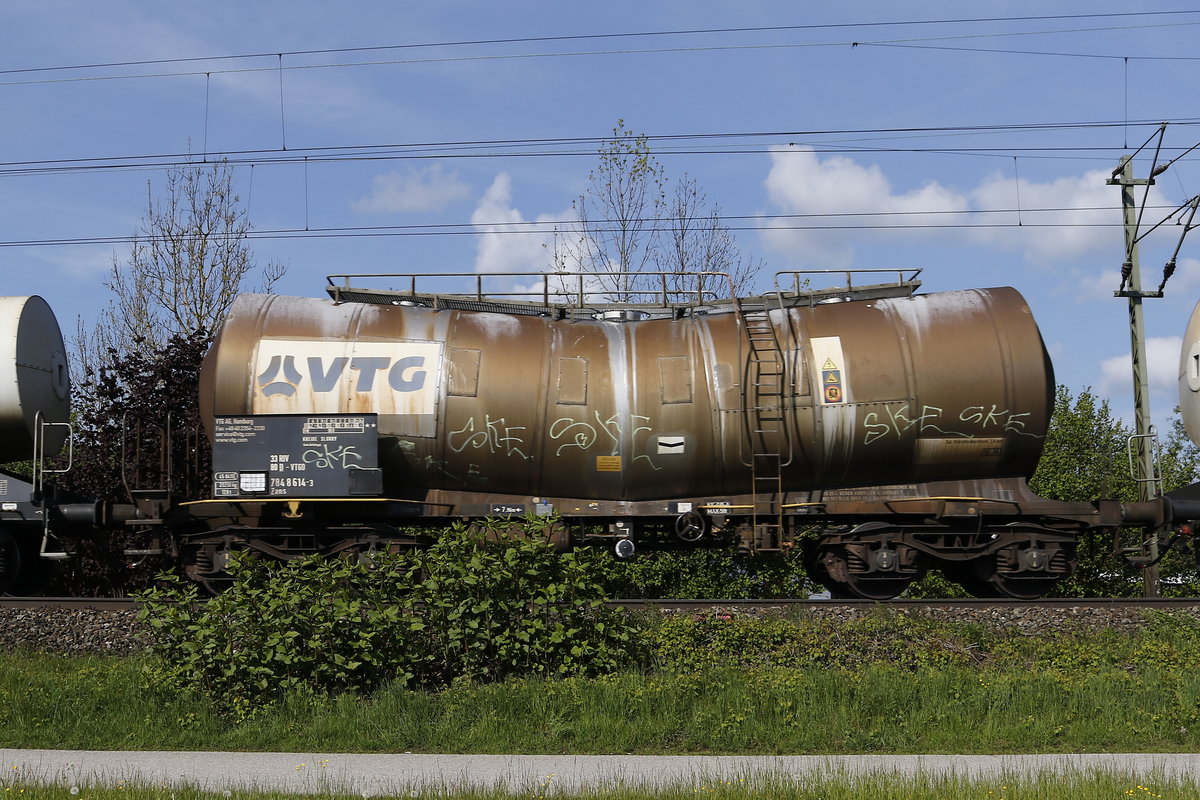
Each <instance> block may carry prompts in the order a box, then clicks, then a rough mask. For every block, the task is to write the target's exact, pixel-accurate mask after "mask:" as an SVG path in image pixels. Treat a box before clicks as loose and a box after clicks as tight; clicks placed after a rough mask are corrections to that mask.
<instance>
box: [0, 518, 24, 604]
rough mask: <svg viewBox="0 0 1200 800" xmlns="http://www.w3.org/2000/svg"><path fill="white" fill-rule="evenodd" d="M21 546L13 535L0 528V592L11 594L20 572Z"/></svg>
mask: <svg viewBox="0 0 1200 800" xmlns="http://www.w3.org/2000/svg"><path fill="white" fill-rule="evenodd" d="M23 560H24V559H22V558H21V548H20V546H18V544H17V540H16V539H15V538H13V535H12V534H11V533H9V532H8V531H5V530H0V594H12V593H13V587H14V586H15V585H16V583H17V578H18V577H20V574H21V562H22V561H23Z"/></svg>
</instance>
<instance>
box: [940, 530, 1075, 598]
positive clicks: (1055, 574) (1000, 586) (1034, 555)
mask: <svg viewBox="0 0 1200 800" xmlns="http://www.w3.org/2000/svg"><path fill="white" fill-rule="evenodd" d="M1039 544H1040V543H1038V542H1022V543H1016V544H1011V545H1008V546H1007V547H1004V548H1002V549H1001V550H998V551H997V552H995V553H992V554H990V555H987V556H984V557H983V558H979V559H975V560H974V561H971V562H969V563H966V564H963V565H961V566H959V567H957V568H955V569H953V570H950V571H948V575H949V576H950V577H952V579H953V580H956V581H958V583H959V584H960V585H961V586H962V587H963V588H964V589H966V590H967V592H968V593H969V594H971V596H973V597H979V598H987V599H1003V598H1007V599H1012V600H1037V599H1038V598H1040V597H1045V596H1046V595H1047V594H1048V593H1050V592H1051V591H1052V590H1053V589H1054V587H1055V586H1057V585H1058V583H1059V581H1062V580H1065V579H1066V578H1069V577H1070V576H1071V575H1072V574H1074V572H1075V568H1076V566H1078V561H1077V560H1076V558H1075V549H1074V546H1073V545H1070V544H1065V543H1063V544H1054V545H1051V546H1050V547H1043V546H1039Z"/></svg>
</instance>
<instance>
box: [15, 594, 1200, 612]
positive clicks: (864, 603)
mask: <svg viewBox="0 0 1200 800" xmlns="http://www.w3.org/2000/svg"><path fill="white" fill-rule="evenodd" d="M605 605H606V606H608V607H609V608H627V609H646V610H659V611H715V610H721V609H725V610H746V611H754V610H794V609H797V610H798V609H804V610H820V609H837V608H857V609H862V608H875V607H880V608H939V609H943V608H963V609H971V608H976V609H977V608H996V607H1000V608H1095V609H1104V608H1159V609H1172V608H1200V597H1152V598H1143V597H1052V598H1043V599H1041V600H1010V599H1004V598H996V599H990V598H989V599H977V598H954V599H946V598H943V599H926V600H903V599H902V600H887V601H883V602H880V601H875V600H828V599H824V600H817V599H797V598H776V599H761V598H759V599H738V600H723V599H716V598H705V599H696V600H676V599H615V600H610V601H608V602H607V603H606V604H605ZM136 607H137V601H135V600H134V599H133V598H130V597H0V609H5V608H11V609H21V608H42V609H53V608H61V609H95V610H104V611H120V610H127V609H134V608H136Z"/></svg>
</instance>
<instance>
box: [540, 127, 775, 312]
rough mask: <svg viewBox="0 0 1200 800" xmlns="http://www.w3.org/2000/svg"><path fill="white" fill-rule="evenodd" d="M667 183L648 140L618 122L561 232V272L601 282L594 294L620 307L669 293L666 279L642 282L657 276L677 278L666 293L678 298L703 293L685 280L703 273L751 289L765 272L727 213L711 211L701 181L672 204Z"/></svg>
mask: <svg viewBox="0 0 1200 800" xmlns="http://www.w3.org/2000/svg"><path fill="white" fill-rule="evenodd" d="M667 180H668V179H667V177H666V175H665V170H664V169H663V166H662V164H661V163H659V161H658V159H656V158H655V157H654V154H653V153H652V152H651V150H650V144H649V141H648V140H647V138H646V136H645V134H635V133H633V132H632V131H630V130H629V129H628V128H626V127H625V122H624V120H618V122H617V126H616V127H615V128H613V137H612V138H611V139H610V140H608V141H607V142H606V143H605V144H604V146H603V147H601V148H600V151H599V163H598V164H597V166H596V167H595V169H593V170H592V171H591V172H589V173H588V183H587V186H586V188H585V190H584V192H583V193H582V194H581V195H580V196H579V197H578V198H577V199H576V200H575V201H574V202H573V203H572V204H571V207H572V210H573V211H574V213H575V218H574V219H573V220H571V221H570V222H569V223H567V224H566V225H564V226H563V227H561V228H559V229H557V230H556V231H555V237H554V246H553V255H552V261H553V267H554V269H555V270H558V271H561V272H583V273H588V274H590V275H593V276H595V278H594V280H593V281H591V285H590V286H588V287H587V288H588V289H589V290H591V291H593V292H595V293H596V294H599V295H601V296H602V297H603V298H604V299H606V300H609V301H615V302H631V301H636V300H645V299H648V298H647V295H648V293H656V292H658V291H661V288H662V285H663V284H662V281H661V280H660V279H659V278H657V277H652V276H649V275H640V276H639V275H638V274H637V273H646V272H652V271H658V272H668V273H673V275H672V277H671V278H670V279H669V280H668V281H667V287H666V288H667V290H668V292H671V293H681V292H689V291H695V290H696V288H697V285H696V282H695V281H694V280H691V279H688V278H687V277H685V275H686V274H687V273H692V272H697V271H712V272H727V273H729V274H730V275H731V276H732V277H733V280H734V289H735V291H738V292H741V291H744V290H745V289H746V288H748V286H749V284H750V282H751V281H752V280H753V279H754V277H755V275H756V274H757V272H758V270H759V268H760V267H761V264H760V263H758V262H756V261H752V260H747V259H745V258H743V257H742V255H741V253H740V251H739V250H738V248H737V244H736V242H735V240H734V237H733V234H732V233H731V232H730V231H729V229H728V228H727V227H725V225H724V223H723V222H722V221H721V218H720V210H719V208H718V207H717V206H716V205H712V206H709V205H708V197H707V195H706V194H705V193H704V191H703V190H702V189H700V187H699V184H698V183H697V182H696V180H695V179H693V178H691V177H690V176H688V175H687V174H686V173H685V174H684V176H683V177H682V178H681V179H680V180H679V181H678V182H676V184H675V188H674V191H673V192H672V193H671V195H670V197H668V195H667V192H666V190H665V188H664V187H665V185H666V182H667ZM628 273H635V274H634V275H632V276H631V275H629V274H628ZM708 286H709V288H711V289H713V290H714V291H718V292H720V291H723V290H724V289H725V288H726V287H717V286H713V285H711V284H708Z"/></svg>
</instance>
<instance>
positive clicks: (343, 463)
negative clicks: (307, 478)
mask: <svg viewBox="0 0 1200 800" xmlns="http://www.w3.org/2000/svg"><path fill="white" fill-rule="evenodd" d="M303 460H304V463H305V464H312V465H313V466H314V467H316V468H317V469H348V468H349V467H351V466H354V465H353V464H352V463H351V462H352V461H353V462H358V461H362V456H361V455H360V454H359V452H358V449H357V448H356V447H354V446H353V445H343V446H341V447H330V446H329V445H327V444H326V445H322V446H321V447H315V448H309V449H308V450H305V451H304V455H303Z"/></svg>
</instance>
